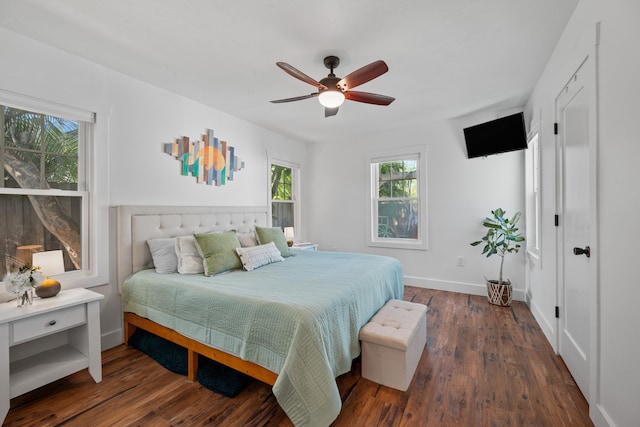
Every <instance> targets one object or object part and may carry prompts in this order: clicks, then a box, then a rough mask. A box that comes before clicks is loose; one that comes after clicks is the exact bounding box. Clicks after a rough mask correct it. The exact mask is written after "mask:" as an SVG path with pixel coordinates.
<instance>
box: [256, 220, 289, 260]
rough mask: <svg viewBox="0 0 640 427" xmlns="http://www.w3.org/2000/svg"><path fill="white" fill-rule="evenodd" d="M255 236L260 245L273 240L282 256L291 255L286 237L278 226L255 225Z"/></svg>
mask: <svg viewBox="0 0 640 427" xmlns="http://www.w3.org/2000/svg"><path fill="white" fill-rule="evenodd" d="M256 236H257V237H258V242H260V244H261V245H266V244H267V243H269V242H273V243H275V245H276V248H278V250H279V251H280V254H281V255H282V256H283V258H286V257H288V256H291V250H290V249H289V246H287V239H286V238H285V237H284V233H283V232H282V229H281V228H280V227H256Z"/></svg>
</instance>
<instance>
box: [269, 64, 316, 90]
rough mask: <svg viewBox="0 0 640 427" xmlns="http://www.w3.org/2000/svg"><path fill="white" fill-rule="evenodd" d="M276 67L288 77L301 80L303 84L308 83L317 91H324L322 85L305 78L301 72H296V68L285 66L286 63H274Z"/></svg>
mask: <svg viewBox="0 0 640 427" xmlns="http://www.w3.org/2000/svg"><path fill="white" fill-rule="evenodd" d="M276 65H277V66H278V67H280V68H282V69H283V70H284V71H285V72H286V73H287V74H289V75H290V76H293V77H295V78H296V79H298V80H302V81H303V82H305V83H309V84H310V85H311V86H315V87H317V88H318V89H326V88H327V87H326V86H325V85H323V84H322V83H320V82H318V81H316V80H314V79H312V78H311V77H309V76H307V75H306V74H305V73H303V72H302V71H300V70H298V69H297V68H294V67H292V66H291V65H289V64H287V63H286V62H276Z"/></svg>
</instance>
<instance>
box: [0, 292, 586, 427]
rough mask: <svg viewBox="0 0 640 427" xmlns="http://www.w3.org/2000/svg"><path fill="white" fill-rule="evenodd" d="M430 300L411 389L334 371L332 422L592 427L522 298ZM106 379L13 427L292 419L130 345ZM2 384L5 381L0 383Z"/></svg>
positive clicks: (20, 405) (44, 405)
mask: <svg viewBox="0 0 640 427" xmlns="http://www.w3.org/2000/svg"><path fill="white" fill-rule="evenodd" d="M405 299H407V300H410V301H414V302H420V303H423V304H427V305H428V306H429V311H428V313H427V348H426V350H425V351H424V353H423V355H422V359H421V360H420V365H419V366H418V370H417V371H416V374H415V376H414V378H413V382H412V383H411V386H410V388H409V390H408V391H407V392H406V393H403V392H400V391H397V390H394V389H391V388H387V387H384V386H379V385H377V384H375V383H373V382H371V381H368V380H365V379H362V378H361V377H360V361H359V359H357V360H356V361H355V362H354V364H353V369H352V370H351V372H349V373H347V374H345V375H342V376H341V377H339V378H338V380H337V381H338V386H339V389H340V392H341V394H342V400H343V407H342V412H341V413H340V416H339V417H338V419H337V420H336V421H335V422H334V423H333V425H334V426H346V427H355V426H378V425H379V426H545V427H546V426H553V427H557V426H591V425H593V424H592V423H591V421H590V420H589V416H588V405H587V403H586V401H585V399H584V397H583V396H582V394H581V393H580V390H579V389H578V387H577V386H576V384H575V382H574V381H573V378H572V377H571V375H570V374H569V372H568V371H567V368H566V367H565V366H564V364H563V362H562V359H560V358H559V357H558V356H556V355H554V353H553V350H552V349H551V347H550V345H549V344H548V342H547V341H546V339H545V337H544V336H543V334H542V332H541V330H540V328H539V327H538V325H537V323H536V322H535V320H534V319H533V316H532V315H531V312H530V311H529V309H528V308H527V306H526V305H525V304H524V303H522V302H514V303H513V305H512V306H511V307H508V308H502V307H497V306H492V305H490V304H489V303H488V302H487V299H486V298H485V297H479V296H470V295H464V294H457V293H451V292H443V291H434V290H430V289H421V288H415V287H406V288H405ZM102 363H103V381H102V382H101V383H99V384H95V383H94V382H93V380H92V379H91V377H90V375H89V374H88V372H87V371H86V370H85V371H81V372H78V373H76V374H74V375H71V376H69V377H67V378H64V379H61V380H59V381H56V382H54V383H52V384H49V385H47V386H44V387H41V388H39V389H37V390H34V391H32V392H30V393H27V394H25V395H22V396H19V397H17V398H15V399H12V400H11V409H10V411H9V414H8V415H7V418H6V420H5V424H4V425H6V426H138V425H139V426H178V425H182V426H192V425H211V426H290V425H291V423H290V422H289V420H288V418H287V417H286V415H285V414H284V412H283V411H282V410H281V409H280V407H279V406H278V404H277V402H276V400H275V398H274V397H273V395H272V394H271V390H270V388H269V386H267V385H265V384H263V383H260V382H259V381H253V382H252V383H251V385H250V386H249V387H248V388H247V389H246V390H244V391H243V392H242V393H240V395H238V396H236V397H235V398H226V397H223V396H220V395H217V394H215V393H213V392H211V391H209V390H207V389H205V388H203V387H202V386H201V385H200V384H198V383H190V382H188V381H187V380H186V379H185V377H183V376H180V375H177V374H173V373H171V372H169V371H167V370H166V369H164V368H162V367H161V366H160V365H158V364H157V363H156V362H155V361H153V360H152V359H150V358H149V357H148V356H146V355H144V354H142V353H140V352H139V351H137V350H135V349H133V348H125V347H124V346H118V347H116V348H113V349H110V350H107V351H105V352H103V353H102ZM2 380H3V381H5V380H6V379H4V378H3V379H2Z"/></svg>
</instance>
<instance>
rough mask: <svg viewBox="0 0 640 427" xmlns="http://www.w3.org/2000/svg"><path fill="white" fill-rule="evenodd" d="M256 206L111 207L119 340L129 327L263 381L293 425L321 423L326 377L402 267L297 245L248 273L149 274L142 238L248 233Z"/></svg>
mask: <svg viewBox="0 0 640 427" xmlns="http://www.w3.org/2000/svg"><path fill="white" fill-rule="evenodd" d="M268 215H269V212H268V210H267V208H265V207H158V206H121V207H118V208H117V226H118V238H117V246H118V280H119V283H120V284H121V285H122V287H121V293H122V304H123V312H124V332H125V341H127V340H128V338H129V337H130V336H131V335H132V333H133V331H134V330H135V329H136V328H142V329H145V330H147V331H149V332H151V333H154V334H156V335H159V336H162V337H164V338H166V339H169V340H171V341H173V342H175V343H177V344H179V345H182V346H184V347H186V348H187V349H188V354H189V360H188V361H189V367H188V376H189V378H190V379H191V380H193V379H195V374H196V371H197V357H198V354H201V355H203V356H206V357H209V358H211V359H213V360H216V361H218V362H221V363H223V364H225V365H227V366H230V367H232V368H234V369H237V370H239V371H241V372H244V373H246V374H248V375H250V376H252V377H254V378H256V379H258V380H260V381H263V382H265V383H267V384H270V385H272V391H273V393H274V395H275V397H276V399H277V401H278V404H279V405H280V406H281V407H282V409H283V410H284V411H285V412H286V414H287V416H288V417H289V418H290V419H291V421H292V422H293V423H294V424H295V425H297V426H303V425H305V426H306V425H308V426H316V425H318V426H326V425H329V424H330V423H331V422H333V421H334V420H335V418H336V417H337V416H338V414H339V412H340V408H341V399H340V394H339V391H338V388H337V385H336V381H335V378H336V377H337V376H339V375H342V374H344V373H346V372H349V371H350V369H351V363H352V360H353V359H354V358H356V357H357V356H359V354H360V344H359V341H358V332H359V330H360V328H361V327H362V326H363V325H364V324H366V323H367V321H368V320H369V319H370V318H371V317H372V316H373V315H374V314H375V313H376V311H377V310H378V309H379V308H380V307H382V306H383V305H384V304H385V303H386V302H387V301H388V300H389V299H392V298H396V299H402V297H403V288H404V286H403V273H402V265H401V264H400V263H399V262H398V261H397V260H395V259H394V258H390V257H381V256H374V255H365V254H347V253H338V252H322V251H320V252H312V251H297V252H295V256H291V257H288V258H285V260H284V261H282V262H274V263H271V264H268V265H265V266H262V267H260V268H257V269H255V270H252V271H243V270H233V271H230V272H227V273H223V274H218V275H215V276H211V277H207V276H204V275H203V274H178V273H171V274H159V273H157V272H156V271H155V269H154V268H153V267H154V266H153V262H152V257H151V253H150V251H149V247H148V245H147V241H148V240H149V239H153V238H168V237H175V236H186V235H191V234H193V233H209V232H225V231H227V230H230V229H233V230H236V232H238V233H250V232H252V231H253V230H254V229H255V227H256V226H266V225H267V219H268Z"/></svg>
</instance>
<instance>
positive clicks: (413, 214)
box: [368, 148, 427, 250]
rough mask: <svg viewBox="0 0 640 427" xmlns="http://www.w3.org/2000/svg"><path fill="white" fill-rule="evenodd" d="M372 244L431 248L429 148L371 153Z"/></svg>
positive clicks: (370, 232)
mask: <svg viewBox="0 0 640 427" xmlns="http://www.w3.org/2000/svg"><path fill="white" fill-rule="evenodd" d="M369 164H370V171H371V175H370V179H371V186H370V187H371V191H370V201H371V203H370V209H369V211H370V215H369V224H370V230H369V233H368V235H369V245H370V246H383V247H395V248H405V249H422V250H425V249H427V239H426V211H427V206H426V149H424V148H417V149H415V151H414V150H409V151H407V152H403V153H399V154H391V153H390V154H384V153H382V154H381V155H374V156H371V157H370V161H369Z"/></svg>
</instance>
